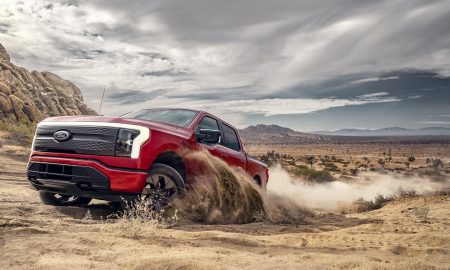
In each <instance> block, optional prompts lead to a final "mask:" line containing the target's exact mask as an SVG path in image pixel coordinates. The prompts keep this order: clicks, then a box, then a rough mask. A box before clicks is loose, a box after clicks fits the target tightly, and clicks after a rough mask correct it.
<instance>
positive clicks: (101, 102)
mask: <svg viewBox="0 0 450 270" xmlns="http://www.w3.org/2000/svg"><path fill="white" fill-rule="evenodd" d="M105 91H106V84H105V88H103V94H102V99H101V100H100V107H99V108H98V114H99V115H102V113H101V112H102V105H103V98H104V97H105Z"/></svg>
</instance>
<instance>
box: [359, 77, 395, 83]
mask: <svg viewBox="0 0 450 270" xmlns="http://www.w3.org/2000/svg"><path fill="white" fill-rule="evenodd" d="M398 78H399V77H397V76H391V77H384V78H382V77H371V78H365V79H360V80H355V81H351V82H350V83H352V84H360V83H367V82H378V81H386V80H395V79H398Z"/></svg>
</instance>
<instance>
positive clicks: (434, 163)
mask: <svg viewBox="0 0 450 270" xmlns="http://www.w3.org/2000/svg"><path fill="white" fill-rule="evenodd" d="M427 161H428V159H427ZM429 163H431V165H432V166H433V169H434V173H436V174H439V167H441V168H444V162H442V160H441V159H439V158H431V159H430V160H429Z"/></svg>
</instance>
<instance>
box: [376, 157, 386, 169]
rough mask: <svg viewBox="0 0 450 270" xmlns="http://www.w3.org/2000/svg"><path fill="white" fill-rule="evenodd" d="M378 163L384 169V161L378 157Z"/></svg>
mask: <svg viewBox="0 0 450 270" xmlns="http://www.w3.org/2000/svg"><path fill="white" fill-rule="evenodd" d="M378 164H380V166H381V167H382V168H383V169H384V165H385V164H386V161H385V160H384V159H382V158H380V159H379V160H378Z"/></svg>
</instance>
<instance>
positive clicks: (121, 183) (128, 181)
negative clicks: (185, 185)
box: [30, 156, 147, 192]
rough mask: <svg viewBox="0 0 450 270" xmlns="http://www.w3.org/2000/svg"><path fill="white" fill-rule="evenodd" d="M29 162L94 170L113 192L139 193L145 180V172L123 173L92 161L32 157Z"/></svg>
mask: <svg viewBox="0 0 450 270" xmlns="http://www.w3.org/2000/svg"><path fill="white" fill-rule="evenodd" d="M30 161H36V162H44V163H53V164H64V165H76V166H84V167H91V168H94V169H96V170H97V171H99V172H101V173H103V174H104V175H106V176H107V177H108V178H109V182H110V185H111V186H110V187H111V190H113V191H123V192H141V191H142V189H143V188H144V183H145V179H146V178H147V173H146V172H138V171H124V170H118V169H116V168H108V167H106V166H104V165H103V164H100V163H98V162H96V161H94V160H87V159H73V158H62V157H43V156H32V157H31V159H30Z"/></svg>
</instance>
